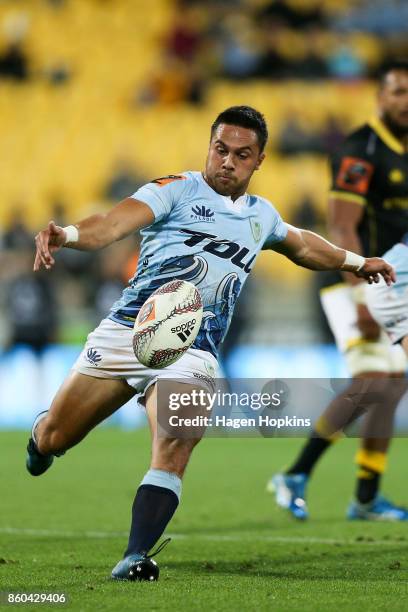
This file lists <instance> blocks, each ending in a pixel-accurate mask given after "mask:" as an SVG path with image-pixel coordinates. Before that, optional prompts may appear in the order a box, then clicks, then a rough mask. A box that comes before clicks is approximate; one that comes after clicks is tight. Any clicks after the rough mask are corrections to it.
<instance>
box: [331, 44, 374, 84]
mask: <svg viewBox="0 0 408 612" xmlns="http://www.w3.org/2000/svg"><path fill="white" fill-rule="evenodd" d="M327 65H328V71H329V75H330V76H331V77H333V78H335V79H342V80H350V79H358V78H361V77H362V76H364V74H366V72H367V66H366V65H365V63H364V62H363V61H362V60H361V59H360V58H359V57H358V56H357V54H356V52H355V50H354V49H353V48H352V47H351V46H350V45H349V44H347V40H344V41H343V42H339V43H338V44H337V45H336V46H335V47H334V49H333V50H332V52H331V53H329V55H328V58H327Z"/></svg>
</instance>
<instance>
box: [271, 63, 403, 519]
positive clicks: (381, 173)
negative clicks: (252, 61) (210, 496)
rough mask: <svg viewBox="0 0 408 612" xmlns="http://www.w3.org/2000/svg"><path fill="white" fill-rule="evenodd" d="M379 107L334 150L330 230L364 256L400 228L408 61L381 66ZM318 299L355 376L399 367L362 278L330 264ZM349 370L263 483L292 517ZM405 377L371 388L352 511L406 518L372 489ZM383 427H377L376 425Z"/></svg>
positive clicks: (327, 437)
mask: <svg viewBox="0 0 408 612" xmlns="http://www.w3.org/2000/svg"><path fill="white" fill-rule="evenodd" d="M378 109H379V113H378V116H376V117H374V118H372V119H371V120H370V121H369V122H368V123H366V124H365V125H363V126H362V127H360V128H359V129H357V130H356V131H355V132H353V133H352V134H351V135H350V136H349V137H348V138H347V139H346V141H345V142H344V144H343V145H342V146H341V147H340V149H339V151H338V152H337V153H336V155H335V156H334V158H333V160H332V176H333V181H332V190H331V193H330V198H329V218H328V224H329V233H330V237H331V239H332V240H333V241H334V242H335V243H336V244H339V245H341V246H342V247H343V248H346V249H352V250H353V251H355V252H358V253H362V254H364V255H365V256H374V255H380V254H382V253H384V252H385V251H387V250H388V249H390V247H391V246H392V245H394V244H395V243H396V242H398V241H399V240H400V239H401V237H402V235H403V234H404V233H405V232H406V231H407V229H408V155H407V152H408V62H407V61H398V62H394V63H392V64H390V65H389V66H387V68H386V69H385V71H384V73H383V75H382V77H381V80H380V88H379V94H378ZM325 285H326V286H325V288H324V289H323V290H322V292H321V301H322V305H323V309H324V311H325V313H326V316H327V319H328V322H329V325H330V327H331V329H332V331H333V334H334V336H335V339H336V343H337V346H338V348H339V350H340V351H342V352H343V354H344V357H345V360H346V363H347V366H348V369H349V371H350V373H351V375H352V376H353V377H354V378H355V379H359V378H371V379H373V378H374V377H393V376H403V375H404V370H405V367H406V360H405V356H404V354H403V351H402V350H401V348H400V346H396V347H392V346H391V344H390V342H389V340H388V338H387V336H386V334H385V333H384V332H382V331H381V329H380V327H379V326H378V324H377V323H376V322H375V321H374V319H373V318H372V316H371V315H370V313H369V311H368V309H367V307H366V305H365V293H364V287H363V286H362V285H361V284H360V283H359V281H358V279H356V278H355V277H353V276H351V275H349V274H347V273H346V274H344V275H343V278H341V276H340V275H339V274H328V275H327V278H326V281H325ZM360 385H361V382H360V381H358V380H357V382H356V383H354V386H353V383H352V385H351V387H349V388H348V389H346V390H345V391H344V392H343V393H342V394H341V395H339V396H338V397H337V398H336V399H335V400H333V402H332V403H331V404H330V405H329V407H328V408H327V409H326V411H325V412H324V413H323V415H322V416H321V417H320V419H319V420H318V421H317V423H316V426H315V431H314V433H313V434H312V436H311V437H310V439H309V440H308V442H307V443H306V444H305V446H304V447H303V448H302V450H301V452H300V453H299V455H298V457H297V458H296V460H295V461H294V463H293V464H292V465H291V466H290V468H289V469H288V470H287V471H286V472H285V474H277V475H276V476H275V477H274V478H273V479H272V480H271V481H270V482H269V483H268V488H269V489H270V490H274V491H276V494H277V497H276V499H277V503H278V505H280V506H283V507H286V508H288V510H289V511H290V512H291V514H293V516H295V517H296V518H299V519H305V518H307V516H308V511H307V507H306V502H305V489H306V484H307V482H308V479H309V477H310V474H311V472H312V470H313V468H314V466H315V465H316V463H317V461H318V460H319V459H320V457H321V456H322V455H323V453H324V452H325V451H326V450H327V449H328V448H329V447H330V446H331V444H332V442H333V440H335V439H336V438H337V437H338V436H336V435H331V434H332V432H333V424H334V423H336V424H338V423H341V422H342V425H346V424H347V407H348V400H347V398H348V396H349V394H350V393H352V392H353V389H354V388H356V390H357V392H358V389H359V388H360ZM403 388H404V387H403V385H398V384H397V385H395V384H393V381H392V380H390V381H389V384H388V385H382V391H379V390H378V389H377V391H376V397H377V403H376V405H375V406H372V407H371V409H369V410H368V411H367V414H366V416H365V422H364V425H363V431H362V435H363V439H362V443H361V448H360V450H359V451H358V453H357V455H356V463H357V465H358V479H357V486H356V492H355V495H356V500H355V502H353V503H352V504H351V506H350V508H349V510H348V517H349V518H351V519H355V518H362V519H370V518H373V519H376V520H378V519H384V520H390V519H391V520H407V519H408V512H406V511H405V510H404V509H402V508H398V507H397V506H395V505H394V504H392V503H390V502H388V501H387V500H385V499H384V498H382V497H380V496H379V495H378V489H379V484H380V478H381V475H382V474H383V472H384V470H385V466H386V453H387V450H388V446H389V440H390V436H391V434H392V425H393V418H394V413H395V409H396V407H397V405H398V402H399V400H400V397H401V393H402V391H403ZM379 430H380V431H381V437H377V435H378V431H379Z"/></svg>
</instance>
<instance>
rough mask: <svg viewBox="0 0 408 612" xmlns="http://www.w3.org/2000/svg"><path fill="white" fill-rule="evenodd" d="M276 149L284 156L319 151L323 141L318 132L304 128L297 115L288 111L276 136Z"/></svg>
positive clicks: (321, 148)
mask: <svg viewBox="0 0 408 612" xmlns="http://www.w3.org/2000/svg"><path fill="white" fill-rule="evenodd" d="M276 149H277V151H278V152H279V153H281V155H285V156H291V155H298V154H301V153H321V152H322V150H323V143H322V138H321V135H320V134H319V133H318V132H315V131H307V130H305V129H304V128H303V126H302V124H301V123H300V121H299V119H298V117H297V116H296V115H295V114H294V113H290V112H288V115H287V117H286V119H285V120H284V122H283V125H282V127H281V130H280V132H279V134H278V136H277V142H276Z"/></svg>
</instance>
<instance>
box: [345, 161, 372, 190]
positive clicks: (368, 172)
mask: <svg viewBox="0 0 408 612" xmlns="http://www.w3.org/2000/svg"><path fill="white" fill-rule="evenodd" d="M373 172H374V166H373V164H370V163H369V162H367V161H366V160H365V159H359V158H358V157H344V158H343V159H342V162H341V166H340V170H339V173H338V175H337V178H336V185H337V187H340V189H346V190H347V191H352V192H354V193H358V194H360V195H365V194H366V193H367V191H368V187H369V184H370V180H371V177H372V175H373Z"/></svg>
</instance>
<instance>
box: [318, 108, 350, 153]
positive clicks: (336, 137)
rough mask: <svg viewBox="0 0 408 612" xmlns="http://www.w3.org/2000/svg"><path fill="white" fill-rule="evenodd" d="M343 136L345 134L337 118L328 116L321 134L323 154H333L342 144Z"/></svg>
mask: <svg viewBox="0 0 408 612" xmlns="http://www.w3.org/2000/svg"><path fill="white" fill-rule="evenodd" d="M345 136H346V132H345V130H344V128H343V126H342V124H341V121H340V120H339V118H338V117H335V116H334V115H328V116H327V118H326V124H325V126H324V129H323V131H322V134H321V140H322V145H323V153H325V154H331V153H333V152H334V151H335V150H336V149H337V148H338V147H339V145H340V144H341V143H342V142H343V140H344V138H345Z"/></svg>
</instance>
